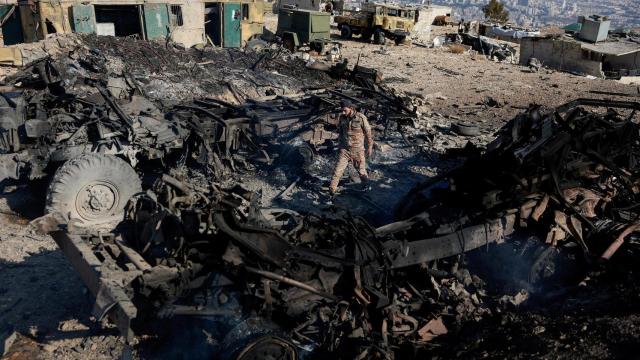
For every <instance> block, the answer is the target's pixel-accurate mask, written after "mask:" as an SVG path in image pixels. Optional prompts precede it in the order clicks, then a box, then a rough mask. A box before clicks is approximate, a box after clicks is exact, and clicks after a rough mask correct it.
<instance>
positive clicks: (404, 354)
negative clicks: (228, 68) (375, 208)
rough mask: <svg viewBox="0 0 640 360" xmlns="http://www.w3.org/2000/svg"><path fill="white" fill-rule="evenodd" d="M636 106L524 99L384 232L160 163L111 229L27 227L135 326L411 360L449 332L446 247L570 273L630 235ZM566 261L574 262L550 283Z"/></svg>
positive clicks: (284, 351)
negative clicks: (283, 205)
mask: <svg viewBox="0 0 640 360" xmlns="http://www.w3.org/2000/svg"><path fill="white" fill-rule="evenodd" d="M639 106H640V104H638V103H633V102H617V103H616V102H602V101H593V100H578V101H575V102H572V103H569V104H567V105H565V106H563V107H560V108H558V109H556V110H555V111H553V112H545V111H543V110H542V109H540V108H539V107H536V106H532V107H531V108H530V109H529V110H527V111H526V112H525V113H523V114H520V115H518V116H517V117H516V118H515V119H513V120H512V121H511V122H509V123H508V124H507V125H506V126H505V127H504V128H503V129H502V130H501V131H500V132H499V133H498V137H497V139H496V140H495V141H494V142H492V143H491V144H489V146H488V147H487V150H486V151H485V152H483V153H479V154H478V155H477V156H472V157H470V158H469V159H468V160H467V161H466V162H465V163H464V164H462V165H461V166H459V167H458V168H456V169H454V170H452V171H451V172H448V173H446V174H443V175H441V176H438V177H436V178H434V179H431V180H430V181H429V182H427V183H424V184H420V185H418V186H417V187H416V188H415V189H413V190H412V191H411V192H410V193H408V194H407V197H406V199H404V201H401V202H400V203H401V204H402V206H401V207H399V208H398V209H397V216H398V218H399V220H398V221H397V222H394V223H390V224H387V225H383V226H381V227H378V228H373V227H372V226H371V225H369V224H368V223H367V222H366V221H365V220H364V219H361V218H357V217H352V216H350V215H349V214H348V213H343V212H339V211H334V212H331V211H329V212H326V213H324V214H323V215H318V214H302V213H297V212H293V211H290V210H286V209H273V208H271V209H270V208H261V206H260V204H259V202H258V200H257V198H256V197H255V194H253V193H251V192H249V191H247V190H244V189H243V188H242V187H238V186H236V187H234V188H229V189H223V188H221V187H219V186H217V185H215V184H214V183H211V182H209V183H203V184H198V185H196V184H193V183H192V182H190V181H188V179H184V178H182V179H180V178H176V177H172V176H170V175H168V174H165V175H163V176H162V177H161V178H160V179H159V180H158V181H157V182H156V183H155V185H154V186H153V188H152V189H150V191H148V192H147V193H144V194H139V195H136V196H134V198H133V199H132V200H131V201H130V203H129V205H128V206H127V209H126V214H125V217H124V220H123V221H122V222H121V223H120V225H119V227H118V229H117V230H116V232H114V233H111V234H106V235H105V234H91V233H86V232H84V233H83V232H82V231H80V232H75V233H73V232H71V233H70V232H68V231H64V230H60V229H65V228H66V229H67V230H69V229H70V228H71V226H70V225H69V226H67V225H60V223H63V222H64V221H63V220H62V221H61V220H60V217H59V216H58V217H56V216H55V214H52V215H49V216H46V217H44V218H41V219H39V220H36V224H38V226H39V227H40V228H41V229H48V230H53V232H52V235H53V236H54V238H55V239H56V241H57V242H58V244H59V245H60V247H61V248H62V249H63V251H64V252H65V253H66V254H67V255H68V256H69V258H70V260H71V262H72V263H74V265H75V266H76V268H77V269H78V271H79V272H80V273H81V276H82V277H83V279H84V281H85V283H87V284H89V287H90V289H91V291H93V292H94V294H95V295H96V297H97V301H96V311H97V314H98V316H99V317H100V316H104V315H107V314H108V315H109V316H111V318H112V319H113V320H114V322H115V323H116V324H117V325H118V326H119V328H120V330H121V331H122V333H123V335H125V336H127V337H129V338H132V337H133V334H134V332H143V333H144V332H145V331H149V329H150V328H155V327H157V326H159V327H160V328H164V329H165V330H166V329H167V328H171V329H176V327H175V326H169V325H167V324H168V323H167V321H169V319H171V321H180V322H181V323H182V324H184V322H182V321H185V320H184V319H189V320H190V322H188V324H190V325H188V327H187V328H189V329H194V328H197V329H205V333H207V334H209V335H210V336H211V337H213V338H215V339H217V342H215V343H214V344H210V348H211V349H210V351H212V353H214V354H217V355H216V356H219V357H221V358H238V359H249V358H255V357H264V356H271V357H273V358H287V359H294V358H325V357H328V356H332V357H335V356H337V357H338V358H345V359H350V358H420V357H422V356H425V355H426V354H428V351H429V347H428V343H429V341H430V340H432V339H433V338H434V337H435V336H438V335H441V334H444V333H446V332H447V325H445V324H446V323H447V322H443V320H442V318H441V317H440V316H438V315H437V314H444V313H447V311H451V309H449V310H446V308H442V305H441V304H440V303H439V302H442V301H443V299H442V298H440V296H443V297H445V295H443V294H444V293H445V292H446V291H448V290H447V289H446V286H442V285H439V284H438V283H437V282H435V281H434V280H433V279H434V277H433V274H437V273H438V271H443V270H444V269H446V267H447V266H448V265H447V262H442V261H440V260H441V259H446V258H450V257H452V256H455V255H458V254H461V253H464V252H467V251H470V250H473V249H476V248H480V247H484V246H487V245H488V244H491V243H501V242H505V241H513V240H514V239H527V243H530V242H531V241H533V242H534V243H535V247H536V248H535V251H534V254H533V257H532V259H531V262H530V266H528V267H527V273H526V274H524V277H525V278H526V279H527V280H528V281H529V282H530V283H532V284H534V285H535V284H542V283H544V282H545V280H546V281H554V282H560V281H572V282H577V281H579V280H580V278H579V276H584V274H585V272H584V271H586V270H585V269H588V267H589V265H590V264H592V263H596V262H598V261H602V260H606V259H609V258H610V257H611V256H612V255H613V254H614V253H615V252H616V251H617V250H618V248H619V247H620V246H621V245H622V244H623V243H624V242H625V240H628V239H629V238H631V237H633V236H634V235H633V233H634V232H635V231H636V229H637V228H638V227H639V226H640V223H639V222H638V214H637V212H636V211H637V209H636V204H637V196H638V195H637V194H638V191H639V190H638V187H637V186H638V184H637V181H638V180H637V179H636V178H635V175H634V174H636V173H637V163H636V157H637V155H638V151H639V150H640V149H639V148H638V146H639V144H638V130H639V129H638V124H637V123H636V122H634V121H633V116H635V112H636V111H637V110H638V108H639ZM587 108H595V109H596V110H600V111H589V110H587ZM613 108H616V109H617V110H618V111H620V112H616V111H614V110H613ZM603 109H604V110H605V111H602V110H603ZM630 111H631V115H628V114H627V115H624V114H625V112H630ZM531 239H533V240H531ZM523 251H524V250H523ZM78 255H80V256H78ZM565 258H571V259H573V260H572V262H571V264H572V266H576V263H579V264H580V265H579V267H580V268H581V269H583V270H580V271H574V274H578V277H574V278H571V279H566V278H564V279H562V280H558V277H557V276H556V275H557V274H556V273H555V272H554V270H555V269H556V268H557V266H561V263H562V261H563V259H565ZM437 264H439V265H437ZM449 265H450V264H449ZM561 277H562V276H561ZM441 292H442V293H441ZM476 301H478V300H477V299H476ZM457 309H458V308H456V311H457ZM194 319H197V321H196V320H194ZM212 324H215V325H212ZM177 328H180V327H177ZM155 329H157V328H155ZM188 333H189V334H192V332H191V331H190V332H188ZM190 339H191V340H192V341H194V340H193V338H190Z"/></svg>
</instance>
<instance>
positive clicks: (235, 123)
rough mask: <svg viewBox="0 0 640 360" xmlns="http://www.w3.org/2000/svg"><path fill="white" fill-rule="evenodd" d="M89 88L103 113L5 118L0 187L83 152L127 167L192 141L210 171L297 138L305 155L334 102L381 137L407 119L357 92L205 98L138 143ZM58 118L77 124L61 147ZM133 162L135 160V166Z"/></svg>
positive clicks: (398, 107)
mask: <svg viewBox="0 0 640 360" xmlns="http://www.w3.org/2000/svg"><path fill="white" fill-rule="evenodd" d="M96 88H97V89H98V91H99V93H100V94H101V95H102V97H103V98H104V100H105V103H106V105H107V106H105V107H102V106H100V105H98V104H96V103H92V102H90V101H88V100H85V99H82V98H79V97H75V96H73V95H65V97H66V98H65V99H64V100H63V102H64V103H65V106H66V107H69V106H70V104H80V105H82V106H84V107H85V109H84V110H83V111H84V112H85V113H84V114H80V113H78V114H74V113H67V112H65V110H66V109H56V110H55V111H52V112H51V113H47V114H45V113H43V112H42V110H38V111H37V112H38V115H37V116H38V117H37V118H33V119H24V120H20V119H18V118H24V117H25V114H24V112H25V111H24V110H23V109H19V108H17V107H16V108H15V109H14V110H13V111H11V112H12V113H13V112H15V113H16V115H15V117H16V121H14V122H16V124H13V123H12V124H9V125H6V124H4V123H2V126H3V128H2V129H1V130H2V131H3V133H2V134H1V135H2V136H3V137H2V138H0V140H3V139H4V141H3V142H1V143H0V145H3V153H0V171H1V172H0V175H2V176H1V177H0V180H2V179H6V178H9V179H15V180H21V179H23V178H28V179H31V180H32V179H37V178H42V177H45V176H47V175H48V174H47V172H50V171H51V170H52V169H50V168H49V165H50V164H55V163H57V164H60V163H63V162H64V161H66V160H69V159H71V158H73V157H75V156H77V155H79V154H83V153H91V152H98V153H107V154H114V155H118V156H121V157H122V158H124V159H125V160H126V161H127V162H129V163H130V164H131V165H132V166H133V167H135V165H136V163H138V162H139V161H140V160H142V159H158V158H163V157H165V156H167V155H168V154H171V153H173V152H175V151H176V150H180V149H183V148H184V147H185V146H184V141H185V140H187V139H188V138H189V137H190V136H191V135H193V136H195V137H197V138H199V140H198V141H197V142H198V145H201V146H202V147H201V148H200V149H199V150H201V151H202V152H203V153H202V154H200V155H201V158H200V160H201V162H202V164H203V165H204V164H205V163H208V164H209V165H211V166H213V167H217V168H218V169H217V170H219V169H221V168H224V166H230V167H231V168H234V159H237V158H238V157H237V156H235V155H236V154H237V153H238V152H243V151H244V153H245V154H251V152H252V151H253V153H252V154H251V155H255V154H259V155H263V156H265V157H267V158H268V156H267V154H266V152H264V151H263V148H264V146H262V145H268V144H267V143H268V142H269V141H270V140H273V139H277V140H278V142H279V143H286V142H287V141H291V140H293V139H294V138H296V137H298V136H302V138H303V139H304V140H305V141H306V142H307V143H308V144H309V145H310V146H311V148H312V149H313V150H317V148H318V146H320V145H321V144H322V143H324V142H325V141H326V140H329V139H332V138H335V135H333V134H332V133H331V131H327V130H326V129H325V125H330V127H331V125H335V120H336V119H335V116H334V114H335V112H336V111H337V108H338V107H339V105H340V101H341V100H345V99H347V100H350V101H352V102H354V103H355V104H356V105H357V106H358V107H360V108H361V109H363V111H365V112H366V113H367V115H369V116H372V117H373V120H374V121H376V122H382V123H383V124H384V126H385V130H386V129H387V128H388V127H389V125H390V123H391V122H392V121H395V122H396V123H408V122H411V121H412V119H413V117H414V116H415V115H414V113H413V111H412V110H411V109H408V108H407V107H406V106H404V105H403V104H402V102H401V100H399V99H398V98H396V97H393V96H390V95H388V94H386V93H385V92H383V91H379V90H375V89H370V88H357V87H351V88H344V89H341V88H336V89H310V90H308V91H306V92H305V93H303V94H298V95H292V96H274V97H271V98H266V99H262V100H248V102H247V103H246V104H243V105H233V104H230V103H228V102H225V101H221V100H218V99H213V98H206V99H198V100H194V101H193V102H192V103H188V104H180V105H176V106H174V107H173V108H171V109H169V110H168V111H167V112H166V113H165V114H164V117H165V118H167V119H169V121H167V120H166V119H156V120H158V121H159V123H161V124H162V125H163V126H167V129H162V130H163V132H162V133H157V132H156V133H153V132H152V134H151V136H149V137H148V138H143V137H141V136H137V134H135V132H136V130H135V129H134V128H136V127H140V125H139V124H138V123H137V121H136V118H138V116H130V115H128V114H126V113H125V111H123V108H124V107H125V106H126V105H121V104H119V103H118V101H116V99H115V98H114V97H113V96H112V95H111V93H110V92H109V91H108V90H107V89H105V88H104V87H102V86H101V85H96ZM38 106H40V105H38ZM88 108H90V110H87V109H88ZM94 109H98V111H97V112H96V110H94ZM7 111H9V110H6V109H5V108H3V114H5V115H6V113H7ZM61 116H64V117H68V118H75V119H76V122H77V124H76V126H77V129H74V131H75V132H74V133H73V134H70V135H69V136H67V137H65V139H64V140H59V139H58V138H54V137H55V135H56V134H54V133H53V130H52V127H53V125H54V124H52V121H53V120H51V119H52V118H54V117H55V118H56V119H57V118H59V117H61ZM109 117H115V118H116V120H114V119H109ZM140 117H142V116H140ZM5 125H6V126H5ZM4 127H6V128H4ZM78 133H81V134H80V136H78V135H77V134H78ZM87 134H88V136H87ZM82 136H84V138H83V137H82ZM76 138H79V139H76ZM69 139H70V140H73V141H69ZM159 139H162V141H159ZM138 154H140V157H141V159H136V157H138ZM55 168H56V167H55V166H54V167H53V170H55Z"/></svg>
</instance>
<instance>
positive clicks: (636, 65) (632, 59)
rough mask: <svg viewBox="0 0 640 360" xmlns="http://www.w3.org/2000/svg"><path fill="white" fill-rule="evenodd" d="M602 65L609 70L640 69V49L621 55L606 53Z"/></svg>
mask: <svg viewBox="0 0 640 360" xmlns="http://www.w3.org/2000/svg"><path fill="white" fill-rule="evenodd" d="M603 64H604V67H605V68H608V69H611V70H616V71H617V70H621V69H624V70H640V51H636V52H634V53H631V54H627V55H621V56H611V55H606V56H605V57H604V61H603Z"/></svg>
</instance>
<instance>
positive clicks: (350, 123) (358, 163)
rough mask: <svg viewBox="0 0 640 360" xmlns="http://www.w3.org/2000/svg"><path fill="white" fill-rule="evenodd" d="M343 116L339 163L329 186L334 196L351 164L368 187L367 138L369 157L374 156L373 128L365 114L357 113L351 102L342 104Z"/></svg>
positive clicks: (339, 123)
mask: <svg viewBox="0 0 640 360" xmlns="http://www.w3.org/2000/svg"><path fill="white" fill-rule="evenodd" d="M341 105H342V114H341V115H340V118H339V119H338V131H339V136H340V137H339V139H338V141H339V149H340V153H339V154H338V163H337V164H336V168H335V170H334V172H333V178H332V179H331V184H330V185H329V192H330V193H331V196H334V195H335V193H336V191H337V190H338V183H339V182H340V178H342V175H343V174H344V170H345V169H346V168H347V166H348V165H349V163H353V167H354V168H356V170H357V171H358V175H360V180H361V181H362V184H363V187H365V188H366V187H368V184H367V182H368V181H369V176H368V175H367V160H366V158H365V138H366V140H367V141H366V142H367V152H366V154H367V157H371V155H372V154H373V136H372V134H371V126H370V125H369V121H368V120H367V117H366V116H364V114H362V113H359V112H357V111H356V109H355V106H353V104H352V103H350V102H346V101H345V102H342V104H341Z"/></svg>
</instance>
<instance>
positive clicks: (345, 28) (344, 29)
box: [340, 25, 353, 40]
mask: <svg viewBox="0 0 640 360" xmlns="http://www.w3.org/2000/svg"><path fill="white" fill-rule="evenodd" d="M352 35H353V31H352V30H351V27H350V26H349V25H342V26H341V27H340V36H341V37H342V38H343V39H345V40H349V39H351V36H352Z"/></svg>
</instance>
